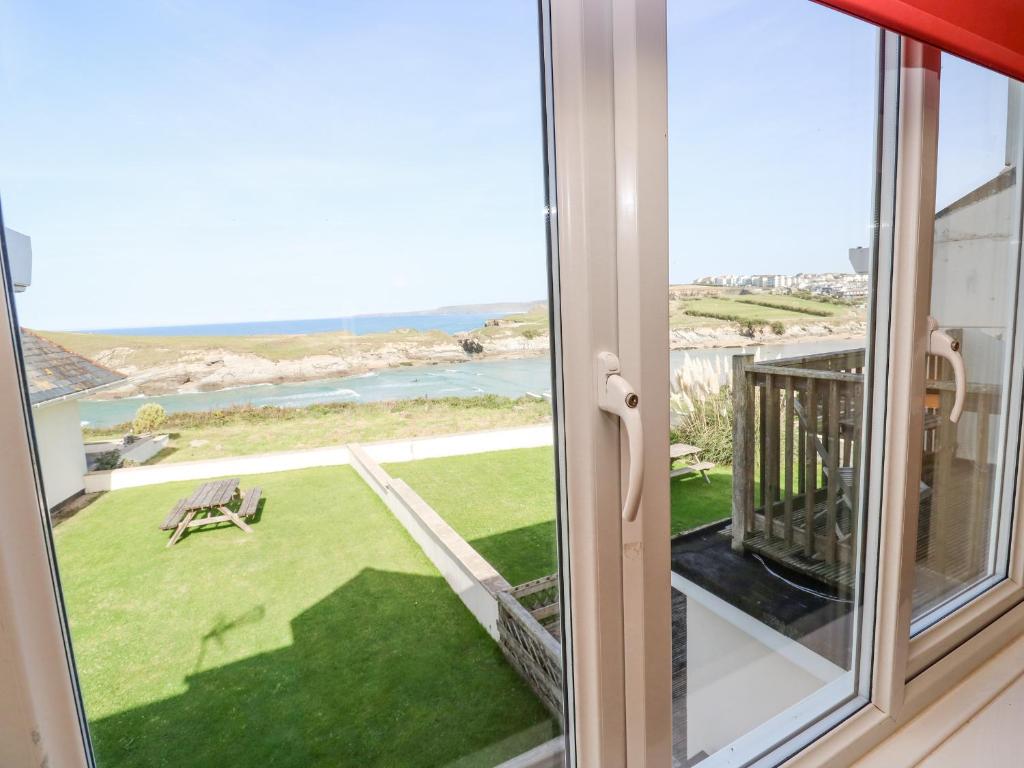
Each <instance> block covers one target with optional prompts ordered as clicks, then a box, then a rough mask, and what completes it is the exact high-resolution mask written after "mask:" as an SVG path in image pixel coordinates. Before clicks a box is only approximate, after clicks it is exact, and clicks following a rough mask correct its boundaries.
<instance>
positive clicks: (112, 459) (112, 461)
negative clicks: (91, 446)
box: [96, 451, 121, 470]
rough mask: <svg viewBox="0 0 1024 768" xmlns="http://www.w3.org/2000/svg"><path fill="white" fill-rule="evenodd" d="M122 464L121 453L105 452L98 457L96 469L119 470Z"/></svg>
mask: <svg viewBox="0 0 1024 768" xmlns="http://www.w3.org/2000/svg"><path fill="white" fill-rule="evenodd" d="M120 464H121V452H120V451H104V452H103V453H101V454H100V455H99V456H97V457H96V469H99V470H107V469H117V468H118V466H120Z"/></svg>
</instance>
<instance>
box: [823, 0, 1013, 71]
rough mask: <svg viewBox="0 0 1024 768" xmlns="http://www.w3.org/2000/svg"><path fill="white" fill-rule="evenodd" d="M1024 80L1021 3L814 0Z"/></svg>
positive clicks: (1006, 0)
mask: <svg viewBox="0 0 1024 768" xmlns="http://www.w3.org/2000/svg"><path fill="white" fill-rule="evenodd" d="M814 2H817V3H820V4H821V5H827V6H829V7H831V8H835V9H836V10H839V11H843V12H844V13H849V14H850V15H852V16H857V17H858V18H861V19H864V20H865V21H870V22H872V23H873V24H877V25H879V26H881V27H885V28H886V29H891V30H893V31H894V32H899V33H900V34H903V35H906V36H908V37H912V38H914V39H915V40H920V41H921V42H923V43H928V44H929V45H934V46H935V47H937V48H941V49H942V50H944V51H949V52H950V53H953V54H956V55H957V56H961V57H962V58H965V59H969V60H970V61H973V62H975V63H977V64H981V65H982V66H984V67H988V68H989V69H994V70H996V71H997V72H1002V73H1003V74H1005V75H1009V76H1010V77H1014V78H1016V79H1018V80H1024V2H1019V1H1018V0H814Z"/></svg>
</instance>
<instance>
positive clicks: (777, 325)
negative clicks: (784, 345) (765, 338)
mask: <svg viewBox="0 0 1024 768" xmlns="http://www.w3.org/2000/svg"><path fill="white" fill-rule="evenodd" d="M785 332H786V326H785V325H783V324H782V321H781V320H773V321H772V333H774V334H775V335H776V336H781V335H782V334H784V333H785Z"/></svg>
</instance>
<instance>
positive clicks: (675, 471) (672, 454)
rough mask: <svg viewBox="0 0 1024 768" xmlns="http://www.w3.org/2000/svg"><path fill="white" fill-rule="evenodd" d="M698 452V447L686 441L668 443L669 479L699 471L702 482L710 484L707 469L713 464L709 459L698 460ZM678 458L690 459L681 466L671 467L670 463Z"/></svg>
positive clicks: (713, 466)
mask: <svg viewBox="0 0 1024 768" xmlns="http://www.w3.org/2000/svg"><path fill="white" fill-rule="evenodd" d="M699 454H700V448H698V447H697V446H695V445H687V444H686V443H673V444H672V445H670V446H669V449H668V469H669V472H668V476H669V479H672V478H674V477H679V476H680V475H689V474H693V473H695V472H700V475H701V477H703V478H704V482H705V483H708V484H710V483H711V478H710V477H708V470H709V469H714V468H715V465H714V464H713V463H712V462H710V461H700V455H699ZM680 459H690V461H689V462H688V463H686V464H684V465H683V466H681V467H675V468H673V466H672V465H673V464H675V463H676V462H677V461H679V460H680Z"/></svg>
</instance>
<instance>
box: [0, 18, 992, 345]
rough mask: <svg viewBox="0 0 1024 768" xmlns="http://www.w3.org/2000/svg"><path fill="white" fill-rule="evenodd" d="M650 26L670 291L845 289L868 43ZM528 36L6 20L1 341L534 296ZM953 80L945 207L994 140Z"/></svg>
mask: <svg viewBox="0 0 1024 768" xmlns="http://www.w3.org/2000/svg"><path fill="white" fill-rule="evenodd" d="M87 6H88V7H87ZM669 9H670V11H669V12H670V18H669V25H670V26H669V39H670V46H669V51H670V54H669V58H670V61H669V66H670V110H669V119H670V185H671V198H670V208H671V248H672V275H671V277H672V279H673V281H676V282H682V281H686V280H690V279H693V278H695V277H698V276H700V275H702V274H707V273H721V272H783V273H792V272H796V271H801V270H805V271H826V270H841V269H846V268H848V262H847V260H846V250H847V248H849V247H851V246H854V245H863V244H866V243H867V242H868V220H869V216H870V209H869V203H870V184H871V171H872V168H871V156H872V136H873V131H874V124H873V121H874V116H873V109H874V84H875V75H874V67H875V63H874V50H875V42H876V38H875V32H874V30H873V29H872V28H870V27H868V26H867V25H864V24H862V23H860V22H856V21H854V20H852V19H849V18H847V17H844V16H841V15H839V14H836V13H834V12H831V11H828V10H825V9H823V8H820V7H818V6H816V5H814V4H812V3H809V2H807V0H784V1H780V2H772V3H760V2H754V1H753V0H729V1H727V0H722V2H719V3H715V4H708V3H697V2H680V0H670V2H669ZM709 9H710V10H709ZM536 24H537V22H536V7H535V4H534V3H533V2H531V1H529V0H493V1H490V0H489V1H487V2H479V1H477V2H471V1H468V0H467V1H465V2H430V3H424V2H401V1H396V2H388V3H366V2H359V3H357V2H301V3H279V2H238V3H209V2H196V1H194V0H166V1H165V2H138V1H136V2H107V3H103V4H84V3H70V2H69V3H65V2H47V3H35V2H27V1H23V0H19V1H14V0H5V2H3V3H0V28H2V29H3V30H4V35H3V39H2V42H0V98H2V102H3V104H4V109H3V111H2V114H0V195H2V199H3V204H4V215H5V219H6V223H7V225H8V226H10V227H13V228H15V229H19V230H21V231H23V232H26V233H27V234H29V235H31V236H32V238H33V248H34V253H35V261H34V278H33V285H32V287H31V288H30V289H29V291H28V292H26V293H25V294H22V295H21V296H20V297H19V301H18V305H19V312H20V313H21V318H20V319H21V320H22V322H23V323H24V324H26V325H29V326H35V327H42V328H96V327H117V326H139V325H164V324H187V323H202V322H218V321H235V320H273V319H287V318H304V317H331V316H339V315H350V314H357V313H367V312H388V311H403V310H414V309H426V308H431V307H434V306H439V305H447V304H467V303H483V302H494V301H521V300H531V299H536V298H541V297H543V295H544V293H545V290H546V288H545V280H546V278H545V253H544V220H543V205H544V200H543V181H542V167H543V166H542V163H543V158H542V145H541V122H540V121H541V115H540V90H539V79H538V66H539V65H538V60H537V27H536ZM964 69H965V70H966V74H965V75H964V76H963V77H962V78H961V79H962V80H963V83H962V84H961V85H959V86H957V88H956V93H952V92H951V96H950V98H953V97H954V96H956V95H957V94H960V96H962V100H963V106H964V110H965V111H967V112H969V113H970V114H971V115H975V116H977V115H978V114H980V112H979V110H987V112H985V113H984V114H985V115H987V116H988V117H989V118H991V119H988V120H987V121H986V122H985V125H986V126H996V129H992V130H990V131H989V133H988V134H986V135H987V141H986V142H981V144H983V145H984V146H981V148H980V149H979V148H978V147H979V142H978V141H977V139H978V136H977V120H976V119H974V120H973V121H972V120H961V121H959V122H957V121H953V122H951V123H950V126H949V128H948V131H946V128H944V131H946V132H947V133H948V135H949V137H950V138H949V139H948V140H947V144H948V143H949V142H952V144H951V145H950V146H952V147H953V150H956V148H957V147H958V146H960V145H963V146H964V147H968V148H972V152H973V154H971V152H964V153H959V152H958V151H952V150H951V156H954V155H955V156H956V157H957V158H958V161H959V163H960V165H962V166H963V167H962V168H961V167H959V165H957V164H951V170H950V172H949V173H947V174H946V177H945V178H940V186H941V185H942V184H946V186H947V187H948V188H949V190H951V192H950V194H953V195H954V196H958V194H955V193H956V192H957V189H958V188H961V187H962V186H963V182H964V180H965V179H968V178H970V177H971V174H972V173H973V174H974V175H976V176H979V179H978V183H980V182H981V181H984V180H985V178H988V177H990V176H991V175H992V174H991V173H989V171H988V170H987V168H988V166H989V161H990V160H991V159H992V158H991V157H990V155H992V156H994V154H998V151H1001V150H1000V148H999V142H998V141H997V139H998V140H999V141H1001V137H999V136H998V135H997V134H998V130H997V128H998V126H999V115H998V111H999V108H1000V104H1001V105H1002V110H1003V113H1002V114H1003V117H1002V119H1003V120H1005V87H1003V90H1002V94H1001V96H1000V93H999V89H998V88H996V87H994V86H993V87H982V86H985V85H986V83H988V81H986V83H980V81H979V80H978V78H977V76H976V73H972V72H971V71H970V68H968V67H966V65H965V66H964ZM982 74H983V75H984V74H985V73H982ZM972 78H973V79H972ZM992 80H994V78H991V77H989V81H992ZM989 84H990V83H989ZM945 97H946V94H945V92H944V98H945ZM1000 99H1002V101H1000ZM944 138H945V136H944ZM1000 163H1001V158H1000ZM954 166H956V167H954ZM979 169H980V170H979ZM985 174H987V175H985ZM964 191H967V189H962V191H960V192H959V194H962V193H963V192H964ZM942 194H943V193H942V192H941V191H940V199H941V198H942ZM951 199H952V198H951Z"/></svg>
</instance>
